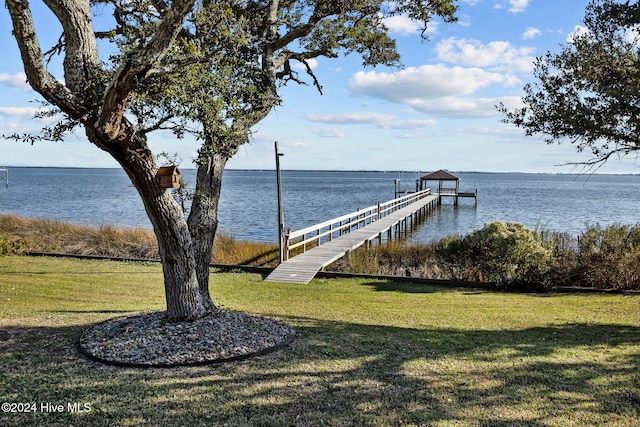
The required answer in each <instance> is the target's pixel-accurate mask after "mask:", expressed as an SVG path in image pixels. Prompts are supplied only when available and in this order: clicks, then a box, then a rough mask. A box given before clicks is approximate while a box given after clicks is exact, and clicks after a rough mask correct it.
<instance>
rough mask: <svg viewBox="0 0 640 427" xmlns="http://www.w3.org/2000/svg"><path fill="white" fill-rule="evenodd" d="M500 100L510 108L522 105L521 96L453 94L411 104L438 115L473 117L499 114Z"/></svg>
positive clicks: (417, 108) (425, 111)
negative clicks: (491, 96)
mask: <svg viewBox="0 0 640 427" xmlns="http://www.w3.org/2000/svg"><path fill="white" fill-rule="evenodd" d="M500 102H503V103H504V104H505V105H506V106H507V107H508V108H509V109H513V108H514V107H515V106H521V104H522V99H521V98H520V97H504V98H461V97H452V96H451V97H445V98H441V99H437V100H433V99H429V100H423V101H416V102H414V103H412V104H411V105H412V107H413V108H414V109H415V110H416V111H419V112H422V113H427V114H430V115H433V116H436V117H447V118H470V119H471V118H483V117H495V116H498V115H499V114H500V113H499V112H498V110H497V109H496V108H495V106H496V105H497V104H499V103H500Z"/></svg>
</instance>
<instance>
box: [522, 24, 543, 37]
mask: <svg viewBox="0 0 640 427" xmlns="http://www.w3.org/2000/svg"><path fill="white" fill-rule="evenodd" d="M541 34H542V31H540V30H539V29H537V28H533V27H527V29H526V30H525V31H524V33H523V34H522V38H523V39H524V40H532V39H534V38H536V37H537V36H539V35H541Z"/></svg>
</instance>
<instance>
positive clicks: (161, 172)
mask: <svg viewBox="0 0 640 427" xmlns="http://www.w3.org/2000/svg"><path fill="white" fill-rule="evenodd" d="M156 176H157V177H158V178H159V180H160V188H180V169H178V167H177V166H162V167H161V168H160V169H158V172H157V173H156Z"/></svg>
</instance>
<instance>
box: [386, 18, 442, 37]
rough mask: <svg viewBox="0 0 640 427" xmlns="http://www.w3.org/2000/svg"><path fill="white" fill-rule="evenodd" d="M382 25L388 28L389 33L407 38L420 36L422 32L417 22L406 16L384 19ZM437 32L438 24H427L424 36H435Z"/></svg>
mask: <svg viewBox="0 0 640 427" xmlns="http://www.w3.org/2000/svg"><path fill="white" fill-rule="evenodd" d="M383 22H384V24H385V25H386V26H387V28H389V31H390V32H391V33H399V34H400V35H403V36H409V35H412V34H420V33H421V32H422V26H421V25H420V23H419V22H418V21H415V20H413V19H411V18H409V17H408V16H406V15H396V16H390V17H388V18H384V20H383ZM437 32H438V23H437V22H429V25H428V27H427V31H426V34H436V33H437Z"/></svg>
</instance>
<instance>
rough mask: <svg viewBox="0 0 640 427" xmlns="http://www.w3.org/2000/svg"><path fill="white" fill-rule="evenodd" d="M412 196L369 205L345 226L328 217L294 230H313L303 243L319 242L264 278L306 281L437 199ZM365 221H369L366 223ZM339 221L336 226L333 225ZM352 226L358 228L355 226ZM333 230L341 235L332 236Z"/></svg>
mask: <svg viewBox="0 0 640 427" xmlns="http://www.w3.org/2000/svg"><path fill="white" fill-rule="evenodd" d="M414 198H415V201H414V200H413V199H412V196H405V197H402V198H400V199H395V200H392V201H390V202H387V203H385V204H382V205H381V204H378V205H377V206H375V207H371V208H369V209H370V210H369V211H367V210H364V211H360V212H362V214H360V215H361V216H360V217H359V218H358V219H357V221H352V220H349V223H347V224H348V225H347V224H343V219H345V218H347V217H348V216H345V217H341V218H336V219H335V220H331V221H333V222H330V221H327V222H325V223H322V224H318V226H315V227H309V228H307V229H305V230H301V231H300V232H297V236H305V235H307V234H309V232H310V231H311V230H316V231H315V232H314V233H313V238H311V239H308V240H305V242H309V241H313V240H314V239H315V240H317V242H318V243H320V244H318V245H317V246H315V247H313V248H311V249H308V250H304V252H303V253H301V254H300V255H296V256H294V257H292V258H291V259H288V260H286V261H284V262H282V263H281V264H280V265H279V266H278V267H277V268H276V269H275V270H273V272H272V273H271V274H270V275H269V276H268V277H267V278H266V279H265V280H267V281H270V282H283V283H300V284H306V283H309V282H310V281H311V279H313V278H314V277H315V275H316V274H317V273H318V272H319V271H320V270H321V269H322V268H324V267H326V266H327V265H329V264H331V263H332V262H334V261H336V260H338V259H340V258H341V257H343V256H344V255H345V254H346V253H347V252H349V251H351V250H353V249H356V248H357V247H359V246H361V245H363V244H364V243H366V242H370V241H372V240H374V239H381V237H382V235H383V234H384V233H389V234H391V232H392V230H393V228H394V227H398V231H399V227H400V226H401V225H403V224H404V226H405V227H406V226H407V221H408V220H409V219H410V220H411V221H412V223H413V221H415V220H417V219H418V215H421V214H428V213H429V212H430V210H432V209H433V208H435V206H437V204H438V202H439V195H438V194H430V192H429V193H427V194H423V195H422V196H421V198H419V197H414ZM404 199H406V200H404ZM397 201H400V202H401V203H402V204H401V205H399V206H397V207H396V208H390V207H389V206H392V205H393V204H394V203H395V202H397ZM387 212H388V213H387ZM352 218H353V216H352ZM338 220H340V221H338ZM367 220H369V221H368V222H367ZM338 223H339V225H337V226H336V224H338ZM354 223H355V224H357V225H354ZM331 224H333V227H332V225H331ZM359 224H362V226H360V225H359ZM346 226H348V231H344V232H343V230H346V229H345V227H346ZM323 227H328V230H329V231H325V232H322V231H321V230H322V228H323ZM354 227H357V228H355V229H354ZM336 233H338V234H340V235H339V236H338V237H333V235H334V234H336ZM322 236H324V237H325V242H321V238H322ZM303 239H304V238H303ZM297 246H300V243H298V244H297V245H296V244H292V245H291V247H293V248H295V247H297Z"/></svg>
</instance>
